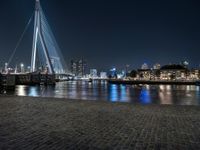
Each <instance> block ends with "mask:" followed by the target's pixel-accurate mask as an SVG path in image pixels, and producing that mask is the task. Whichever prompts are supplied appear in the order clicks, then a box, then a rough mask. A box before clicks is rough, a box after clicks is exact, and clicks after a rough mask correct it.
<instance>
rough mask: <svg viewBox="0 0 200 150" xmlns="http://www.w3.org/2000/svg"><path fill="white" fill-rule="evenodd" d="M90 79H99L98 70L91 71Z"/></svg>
mask: <svg viewBox="0 0 200 150" xmlns="http://www.w3.org/2000/svg"><path fill="white" fill-rule="evenodd" d="M90 77H91V78H97V77H98V75H97V69H90Z"/></svg>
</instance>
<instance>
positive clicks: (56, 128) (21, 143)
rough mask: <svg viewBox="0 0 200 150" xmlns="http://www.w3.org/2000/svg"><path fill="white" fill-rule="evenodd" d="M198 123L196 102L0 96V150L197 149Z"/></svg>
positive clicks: (199, 142)
mask: <svg viewBox="0 0 200 150" xmlns="http://www.w3.org/2000/svg"><path fill="white" fill-rule="evenodd" d="M199 126H200V107H199V106H175V105H171V106H170V105H148V106H142V105H139V104H124V103H108V102H99V101H95V102H94V101H81V100H80V101H79V100H67V99H54V98H30V97H0V149H1V150H8V149H9V150H27V149H28V150H31V149H33V150H34V149H37V150H44V149H48V150H65V149H67V150H79V149H80V150H88V149H91V150H93V149H95V150H113V149H116V150H118V149H119V150H121V149H123V150H129V149H130V150H133V149H135V150H140V149H141V150H145V149H146V150H151V149H152V150H174V149H176V150H179V149H180V150H188V149H194V150H198V149H200V128H199Z"/></svg>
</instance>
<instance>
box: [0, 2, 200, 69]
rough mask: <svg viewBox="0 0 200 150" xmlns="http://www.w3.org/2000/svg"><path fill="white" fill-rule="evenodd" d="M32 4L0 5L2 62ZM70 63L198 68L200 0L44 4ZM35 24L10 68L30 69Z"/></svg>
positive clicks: (27, 17) (67, 61) (5, 59)
mask: <svg viewBox="0 0 200 150" xmlns="http://www.w3.org/2000/svg"><path fill="white" fill-rule="evenodd" d="M34 3H35V1H34V0H1V1H0V19H1V21H0V52H1V53H0V54H1V55H0V64H1V65H3V63H4V62H6V61H7V60H8V58H9V57H10V55H11V54H12V51H13V50H14V48H15V45H16V43H17V41H18V39H19V37H20V35H21V34H22V32H23V30H24V28H25V25H26V24H27V22H28V20H29V18H30V16H31V14H32V13H33V11H34ZM41 4H42V8H43V10H44V12H45V15H46V17H47V19H48V22H49V24H50V26H51V29H52V31H53V33H54V35H55V37H56V39H57V42H58V44H59V46H60V48H61V50H62V53H63V56H64V58H65V60H66V63H67V64H69V63H70V60H71V59H79V58H84V59H86V60H87V62H88V66H89V68H97V69H98V70H99V71H101V70H105V71H107V70H108V69H109V68H111V67H114V66H115V67H117V68H120V69H122V68H124V67H125V65H126V64H130V66H131V68H139V67H140V66H141V65H142V64H143V63H144V62H145V63H148V64H149V66H152V65H153V64H155V63H160V64H161V65H164V64H169V63H179V62H180V61H182V60H187V61H189V63H190V67H198V66H199V64H200V2H199V1H198V0H180V1H177V0H137V1H136V0H41ZM32 34H33V23H32V26H31V27H30V28H29V29H28V32H27V33H26V34H25V38H24V39H23V41H22V44H21V45H20V47H19V49H18V50H17V54H16V55H15V57H14V60H13V62H12V64H15V63H21V62H25V63H26V64H29V65H30V57H31V48H32V43H31V42H32Z"/></svg>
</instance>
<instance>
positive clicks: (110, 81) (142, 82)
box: [108, 79, 200, 85]
mask: <svg viewBox="0 0 200 150" xmlns="http://www.w3.org/2000/svg"><path fill="white" fill-rule="evenodd" d="M108 82H109V83H111V84H149V85H151V84H152V85H155V84H157V85H200V82H199V81H159V80H158V81H154V80H152V81H151V80H121V79H110V80H108Z"/></svg>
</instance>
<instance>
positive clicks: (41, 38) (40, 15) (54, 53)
mask: <svg viewBox="0 0 200 150" xmlns="http://www.w3.org/2000/svg"><path fill="white" fill-rule="evenodd" d="M33 19H34V31H33V42H32V55H31V66H30V72H29V73H28V74H24V73H23V74H22V73H21V74H20V73H16V72H15V73H8V74H10V75H13V76H14V77H15V78H17V82H19V84H20V83H23V82H26V81H27V84H29V83H40V82H41V81H43V80H44V81H45V82H51V81H54V80H55V78H63V77H64V78H66V77H73V75H72V74H70V72H68V70H67V66H66V63H65V61H64V59H63V55H62V54H61V50H60V48H59V46H58V44H57V42H56V39H55V37H54V35H53V33H52V31H51V28H50V26H49V24H48V22H47V19H46V17H45V14H44V12H43V10H42V7H41V4H40V1H39V0H36V4H35V11H34V15H32V16H31V18H30V20H29V22H28V24H27V25H26V27H25V30H24V32H23V33H22V35H21V37H20V39H19V41H18V43H17V45H16V47H15V49H14V51H13V53H12V55H11V57H10V59H9V61H8V63H7V66H9V65H10V62H11V61H12V60H13V58H14V56H15V54H16V51H17V49H18V47H19V45H20V44H21V41H22V39H23V37H24V35H25V33H26V31H27V29H28V27H29V26H30V25H31V22H32V20H33ZM41 68H42V69H41Z"/></svg>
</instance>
